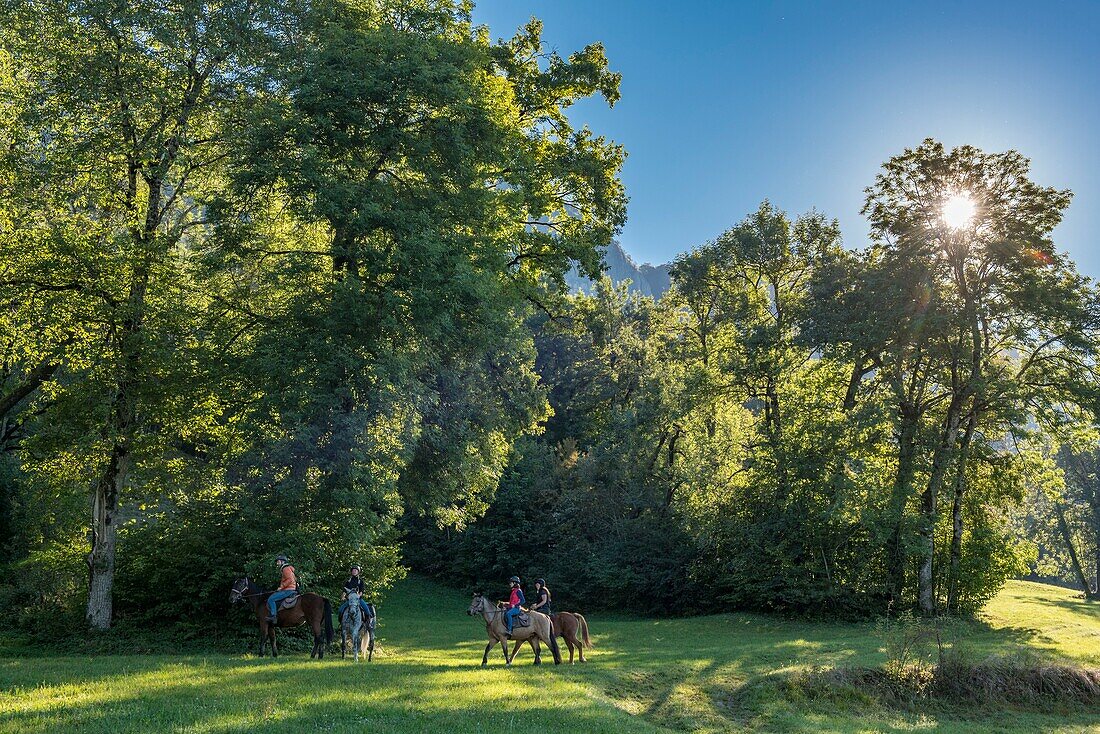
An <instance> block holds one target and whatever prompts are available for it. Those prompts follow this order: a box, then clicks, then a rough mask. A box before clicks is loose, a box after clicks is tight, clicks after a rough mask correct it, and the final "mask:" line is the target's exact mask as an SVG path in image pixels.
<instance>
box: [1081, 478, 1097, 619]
mask: <svg viewBox="0 0 1100 734" xmlns="http://www.w3.org/2000/svg"><path fill="white" fill-rule="evenodd" d="M1092 491H1093V496H1092V536H1093V541H1094V543H1095V547H1094V549H1093V561H1094V563H1095V565H1094V566H1093V571H1094V574H1093V580H1094V581H1095V583H1094V584H1093V586H1092V594H1091V595H1090V594H1089V593H1088V586H1087V585H1086V587H1085V596H1087V597H1089V598H1091V599H1100V490H1098V489H1097V488H1096V486H1095V485H1093V489H1092Z"/></svg>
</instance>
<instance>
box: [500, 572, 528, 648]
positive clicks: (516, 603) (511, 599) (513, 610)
mask: <svg viewBox="0 0 1100 734" xmlns="http://www.w3.org/2000/svg"><path fill="white" fill-rule="evenodd" d="M508 583H509V584H511V586H512V591H511V593H510V594H509V596H508V610H507V611H505V612H504V626H505V627H506V628H507V630H508V634H512V624H513V620H515V618H516V617H518V616H519V615H520V613H521V612H522V611H523V608H522V606H521V605H523V604H526V603H527V600H526V599H525V598H524V597H523V589H522V588H521V587H520V585H519V576H513V577H512V578H510V579H508Z"/></svg>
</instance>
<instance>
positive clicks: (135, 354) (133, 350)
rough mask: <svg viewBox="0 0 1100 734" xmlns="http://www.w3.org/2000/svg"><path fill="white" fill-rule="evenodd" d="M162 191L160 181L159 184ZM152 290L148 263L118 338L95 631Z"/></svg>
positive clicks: (98, 514)
mask: <svg viewBox="0 0 1100 734" xmlns="http://www.w3.org/2000/svg"><path fill="white" fill-rule="evenodd" d="M157 185H158V191H159V182H158V184H157ZM149 199H150V205H151V206H158V201H159V195H156V194H154V193H153V192H152V191H150V195H149ZM148 287H149V265H148V262H146V263H143V264H142V265H141V266H139V267H138V268H137V269H136V270H135V271H134V274H133V275H132V276H131V279H130V294H129V297H128V298H127V300H126V307H127V312H126V317H125V319H124V320H123V323H122V326H121V328H120V329H119V333H118V344H119V350H120V352H121V360H120V364H119V366H118V381H117V383H116V386H115V387H116V389H115V397H114V400H113V401H112V405H111V413H110V416H109V418H108V420H107V435H108V436H112V437H113V441H114V443H113V445H112V447H111V455H110V458H109V459H108V461H107V467H106V469H104V471H103V475H102V476H101V477H100V478H99V481H98V482H97V483H96V486H95V491H94V494H93V497H92V526H91V532H90V533H89V536H90V538H89V539H90V541H91V546H92V547H91V552H90V553H89V554H88V607H87V610H86V612H85V619H86V620H87V622H88V626H89V627H91V628H92V629H94V630H106V629H109V628H110V626H111V611H112V599H111V592H112V589H113V587H114V582H115V545H116V542H117V540H118V517H117V515H118V508H119V498H120V497H121V495H122V489H123V487H125V486H126V482H127V480H128V479H129V475H130V446H131V439H132V437H133V435H134V429H135V428H136V425H137V396H136V388H137V384H138V380H139V373H138V370H139V365H140V362H141V340H142V338H143V335H142V333H141V332H142V327H143V324H144V321H145V307H146V303H145V295H146V291H147V290H148Z"/></svg>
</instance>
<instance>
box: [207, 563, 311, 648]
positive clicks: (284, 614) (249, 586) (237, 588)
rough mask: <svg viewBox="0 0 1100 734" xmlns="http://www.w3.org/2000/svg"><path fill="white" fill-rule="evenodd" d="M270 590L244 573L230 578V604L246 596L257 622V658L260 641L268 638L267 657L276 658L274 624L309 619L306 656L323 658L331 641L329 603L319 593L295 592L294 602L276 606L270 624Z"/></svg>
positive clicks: (290, 625)
mask: <svg viewBox="0 0 1100 734" xmlns="http://www.w3.org/2000/svg"><path fill="white" fill-rule="evenodd" d="M273 593H275V592H273V591H267V590H265V589H261V588H260V587H259V586H256V584H254V583H252V581H251V580H249V578H248V577H247V576H245V577H244V578H242V579H237V580H236V581H234V582H233V590H232V591H230V592H229V601H230V602H231V603H234V604H235V603H237V602H239V601H240V600H241V599H246V600H248V603H249V604H251V605H252V613H253V614H255V615H256V622H258V623H259V625H260V657H263V656H264V643H265V642H268V641H270V642H271V657H273V658H277V657H279V649H278V648H277V647H276V646H275V628H276V627H297V626H298V625H300V624H302V623H303V622H309V626H310V627H312V628H313V650H311V651H310V653H309V656H310V657H311V658H314V657H315V658H317V659H318V660H319V659H321V658H323V657H324V656H325V645H327V644H329V643H330V642H332V605H331V604H329V601H328V599H326V598H325V597H323V596H321V595H320V594H313V593H307V594H299V595H298V603H297V604H295V605H294V606H292V607H291V608H290V609H279V613H278V614H277V615H276V616H275V619H276V622H275V624H271V623H270V622H268V621H267V598H268V597H269V596H271V595H272V594H273ZM322 633H324V634H323V635H322Z"/></svg>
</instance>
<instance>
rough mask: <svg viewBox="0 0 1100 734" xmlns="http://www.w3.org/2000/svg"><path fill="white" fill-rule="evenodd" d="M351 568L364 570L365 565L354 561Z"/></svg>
mask: <svg viewBox="0 0 1100 734" xmlns="http://www.w3.org/2000/svg"><path fill="white" fill-rule="evenodd" d="M351 570H353V571H362V570H363V567H362V566H360V565H359V564H358V563H353V564H352V566H351Z"/></svg>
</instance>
